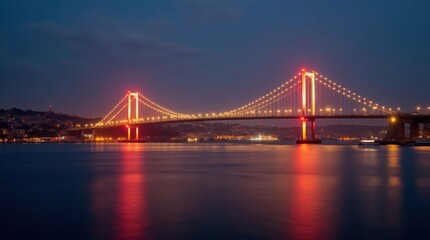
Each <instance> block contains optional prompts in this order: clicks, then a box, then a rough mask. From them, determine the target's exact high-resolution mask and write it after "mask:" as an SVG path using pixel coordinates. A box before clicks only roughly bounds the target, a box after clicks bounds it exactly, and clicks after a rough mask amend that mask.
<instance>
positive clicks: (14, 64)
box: [0, 56, 48, 75]
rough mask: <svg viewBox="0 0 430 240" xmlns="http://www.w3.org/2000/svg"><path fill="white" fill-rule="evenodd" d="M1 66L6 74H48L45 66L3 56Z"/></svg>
mask: <svg viewBox="0 0 430 240" xmlns="http://www.w3.org/2000/svg"><path fill="white" fill-rule="evenodd" d="M0 66H1V68H0V69H1V71H3V72H4V73H20V74H28V75H35V74H45V73H47V72H48V69H47V68H46V67H45V66H44V65H42V64H40V63H35V62H32V61H30V60H28V59H23V58H18V57H7V56H2V57H1V61H0Z"/></svg>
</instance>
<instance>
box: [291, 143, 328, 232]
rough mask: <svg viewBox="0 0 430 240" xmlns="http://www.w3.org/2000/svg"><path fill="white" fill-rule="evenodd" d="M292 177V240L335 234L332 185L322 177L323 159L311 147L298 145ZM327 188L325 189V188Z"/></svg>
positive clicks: (326, 178)
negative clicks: (329, 210) (331, 210)
mask: <svg viewBox="0 0 430 240" xmlns="http://www.w3.org/2000/svg"><path fill="white" fill-rule="evenodd" d="M293 167H294V172H295V175H294V178H293V183H292V184H293V186H292V188H293V191H292V194H293V195H292V201H291V203H292V204H291V205H292V209H291V213H292V214H291V217H290V220H289V222H290V224H291V226H292V231H291V235H290V236H289V237H292V238H293V239H324V238H325V236H330V234H332V232H333V231H334V223H333V221H334V220H333V218H332V214H333V213H329V212H328V210H327V209H333V208H332V206H327V205H334V204H335V203H333V196H332V193H331V192H330V191H331V190H332V187H333V186H334V185H335V182H334V181H333V179H330V177H329V176H327V177H323V176H321V175H324V174H322V173H321V172H322V169H323V168H324V159H320V158H319V156H318V155H317V153H316V152H315V151H314V150H312V146H307V145H301V146H297V150H296V152H295V155H294V166H293ZM325 185H326V186H325Z"/></svg>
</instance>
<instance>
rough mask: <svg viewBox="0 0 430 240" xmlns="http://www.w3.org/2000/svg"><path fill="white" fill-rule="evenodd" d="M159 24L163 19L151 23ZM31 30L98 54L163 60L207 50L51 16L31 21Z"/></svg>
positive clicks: (82, 51)
mask: <svg viewBox="0 0 430 240" xmlns="http://www.w3.org/2000/svg"><path fill="white" fill-rule="evenodd" d="M147 24H149V25H153V26H154V27H155V26H156V25H159V26H160V27H161V25H162V24H164V23H162V22H158V23H156V22H154V21H153V22H152V23H147ZM27 28H28V30H29V31H31V32H33V33H35V34H38V35H40V36H42V37H44V38H46V39H50V40H53V42H55V43H57V44H66V47H67V46H70V47H71V49H72V50H73V52H74V53H75V54H79V55H85V56H87V57H88V56H93V57H97V58H119V59H127V58H128V57H133V58H134V59H135V58H145V59H151V58H154V59H156V60H160V59H163V58H172V57H173V58H184V57H186V58H189V57H199V56H201V55H202V54H204V53H205V52H206V51H205V50H203V49H200V48H195V47H191V46H187V45H186V44H184V43H181V42H175V41H169V40H166V39H164V38H161V37H156V36H151V35H146V34H143V33H142V32H137V31H127V30H124V29H121V28H108V30H102V29H97V30H96V29H94V28H88V27H82V26H67V25H63V24H59V23H57V22H54V21H51V20H47V21H44V22H41V23H30V24H28V25H27Z"/></svg>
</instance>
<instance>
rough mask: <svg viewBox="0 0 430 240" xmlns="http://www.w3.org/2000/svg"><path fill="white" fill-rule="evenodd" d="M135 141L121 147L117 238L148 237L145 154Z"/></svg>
mask: <svg viewBox="0 0 430 240" xmlns="http://www.w3.org/2000/svg"><path fill="white" fill-rule="evenodd" d="M136 148H137V146H136V144H134V143H130V144H124V145H123V147H122V149H121V155H122V159H121V162H120V164H121V166H120V177H119V189H118V204H117V224H116V226H117V238H118V239H146V238H147V225H148V222H147V215H146V214H147V212H146V202H145V176H144V174H143V172H144V169H143V167H144V165H143V159H142V158H143V154H142V152H141V151H137V149H136Z"/></svg>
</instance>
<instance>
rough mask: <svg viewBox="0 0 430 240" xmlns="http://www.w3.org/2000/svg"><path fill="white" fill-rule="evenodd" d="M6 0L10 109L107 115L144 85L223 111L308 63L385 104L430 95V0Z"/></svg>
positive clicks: (3, 102)
mask: <svg viewBox="0 0 430 240" xmlns="http://www.w3.org/2000/svg"><path fill="white" fill-rule="evenodd" d="M0 2H1V3H0V4H1V5H0V19H1V20H0V21H1V29H0V60H1V61H0V77H1V79H0V108H10V107H20V108H24V109H35V110H46V109H47V107H48V106H49V105H53V106H54V109H55V110H56V111H58V112H64V113H72V114H78V115H82V116H88V117H96V116H102V115H104V113H106V112H108V111H109V110H110V108H111V107H112V106H113V105H114V104H115V103H116V102H117V100H119V99H120V98H121V97H122V96H123V95H124V94H125V92H126V91H127V90H138V91H141V92H142V93H143V94H144V95H146V96H148V97H149V98H151V99H152V100H154V101H156V102H157V103H160V104H162V105H165V106H166V107H169V108H171V109H174V110H177V111H179V112H206V111H223V110H225V109H230V108H233V107H236V106H239V105H242V104H244V103H246V102H249V101H250V100H253V99H254V98H256V97H259V96H260V95H262V94H264V93H265V92H266V91H268V90H271V89H272V88H273V87H275V86H277V85H279V84H280V83H282V82H283V81H285V80H287V79H289V78H290V77H291V76H293V75H295V74H296V73H297V72H298V71H299V69H301V68H302V67H306V68H309V69H315V70H317V71H319V72H321V73H323V74H325V75H327V76H329V77H330V78H331V79H333V80H335V81H336V82H339V83H341V84H342V85H344V86H347V87H348V88H350V89H354V90H355V91H357V92H358V93H360V94H362V95H363V96H367V97H370V98H373V99H375V101H377V102H380V103H382V104H385V105H390V106H393V107H397V106H400V107H402V109H405V110H406V109H410V110H411V111H412V110H413V108H414V107H416V106H417V105H423V106H425V105H426V104H427V105H430V97H429V96H430V94H429V92H430V77H429V74H428V69H429V65H430V44H429V42H430V14H429V13H428V9H430V2H428V1H399V0H392V1H388V0H381V1H317V0H313V1H311V0H302V1H299V0H297V1H258V0H238V1H223V0H218V1H216V0H170V1H169V0H166V1H80V0H75V1H53V0H52V1H51V0H45V1H22V0H13V1H12V0H0Z"/></svg>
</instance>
